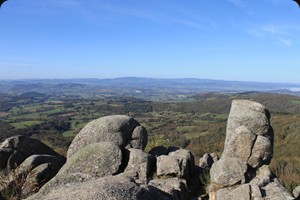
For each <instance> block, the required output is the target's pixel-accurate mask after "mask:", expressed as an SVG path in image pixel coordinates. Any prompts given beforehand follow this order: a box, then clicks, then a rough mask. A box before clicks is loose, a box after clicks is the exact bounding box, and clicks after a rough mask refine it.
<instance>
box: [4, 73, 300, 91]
mask: <svg viewBox="0 0 300 200" xmlns="http://www.w3.org/2000/svg"><path fill="white" fill-rule="evenodd" d="M247 91H258V92H272V93H283V94H293V95H300V84H291V83H263V82H243V81H224V80H210V79H196V78H183V79H162V78H137V77H123V78H113V79H32V80H0V93H25V92H40V93H45V94H59V93H60V94H62V93H64V94H72V95H75V94H81V95H102V94H110V95H117V94H119V95H126V94H132V95H133V94H139V95H141V94H143V95H145V94H147V95H159V94H195V93H203V92H226V93H235V92H247Z"/></svg>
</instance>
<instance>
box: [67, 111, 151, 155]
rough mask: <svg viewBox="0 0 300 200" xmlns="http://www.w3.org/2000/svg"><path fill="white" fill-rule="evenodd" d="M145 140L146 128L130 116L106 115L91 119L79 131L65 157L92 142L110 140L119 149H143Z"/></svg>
mask: <svg viewBox="0 0 300 200" xmlns="http://www.w3.org/2000/svg"><path fill="white" fill-rule="evenodd" d="M147 141H148V134H147V131H146V129H145V128H144V127H142V126H141V125H140V124H139V122H137V121H136V120H135V119H133V118H132V117H129V116H125V115H111V116H106V117H102V118H99V119H96V120H93V121H91V122H90V123H88V124H87V125H86V126H85V127H84V128H83V129H82V130H81V131H80V132H79V134H78V135H77V136H76V137H75V138H74V140H73V142H72V144H71V145H70V147H69V149H68V154H67V158H70V157H71V156H72V155H74V154H75V153H76V152H77V151H78V150H80V149H82V148H83V147H85V146H87V145H89V144H92V143H98V142H112V143H114V144H116V145H117V146H119V147H120V148H121V149H124V148H127V149H129V148H135V149H144V148H145V147H146V145H147Z"/></svg>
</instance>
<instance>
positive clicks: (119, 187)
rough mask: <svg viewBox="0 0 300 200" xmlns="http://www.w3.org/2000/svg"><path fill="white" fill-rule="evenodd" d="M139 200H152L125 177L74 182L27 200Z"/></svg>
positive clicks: (144, 191)
mask: <svg viewBox="0 0 300 200" xmlns="http://www.w3.org/2000/svg"><path fill="white" fill-rule="evenodd" d="M38 199H39V200H40V199H43V200H55V199H57V200H85V199H89V200H123V199H128V200H137V199H141V200H142V199H145V200H147V199H151V195H149V193H148V191H147V190H145V189H143V188H142V187H140V186H139V185H138V184H136V183H135V182H134V180H133V179H129V178H126V177H124V176H113V177H103V178H99V179H96V180H89V181H86V182H84V183H82V182H80V183H76V182H73V183H71V184H65V185H61V186H59V187H56V188H53V189H52V190H50V191H47V192H46V193H45V192H43V191H41V192H39V193H37V194H35V195H33V196H31V197H29V198H28V199H27V200H38Z"/></svg>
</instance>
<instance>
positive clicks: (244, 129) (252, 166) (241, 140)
mask: <svg viewBox="0 0 300 200" xmlns="http://www.w3.org/2000/svg"><path fill="white" fill-rule="evenodd" d="M270 117H271V115H270V113H269V111H268V110H267V109H266V108H265V107H264V106H263V105H261V104H259V103H256V102H252V101H248V100H234V101H233V102H232V107H231V111H230V114H229V117H228V122H227V129H226V140H225V145H224V151H223V153H222V157H221V159H220V160H219V161H217V162H215V163H214V164H213V166H212V168H211V171H210V175H211V181H212V184H211V186H210V200H216V199H217V200H221V199H222V200H227V199H245V200H247V199H249V200H250V199H255V200H263V199H278V200H279V199H282V200H283V199H287V200H288V199H293V197H292V196H291V195H290V194H289V192H288V191H287V190H286V189H285V188H284V187H283V186H282V184H281V183H280V181H279V180H278V179H277V178H276V176H275V175H274V174H273V173H272V172H271V171H270V169H269V166H268V164H269V163H270V162H271V159H272V155H273V140H274V138H273V137H274V136H273V135H274V134H273V129H272V127H271V125H270Z"/></svg>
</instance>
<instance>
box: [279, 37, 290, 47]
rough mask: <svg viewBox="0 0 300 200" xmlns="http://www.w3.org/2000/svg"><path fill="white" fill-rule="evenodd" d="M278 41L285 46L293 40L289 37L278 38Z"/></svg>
mask: <svg viewBox="0 0 300 200" xmlns="http://www.w3.org/2000/svg"><path fill="white" fill-rule="evenodd" d="M278 40H279V42H280V43H281V44H284V45H286V46H291V45H292V43H293V41H292V40H291V39H290V38H278Z"/></svg>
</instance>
